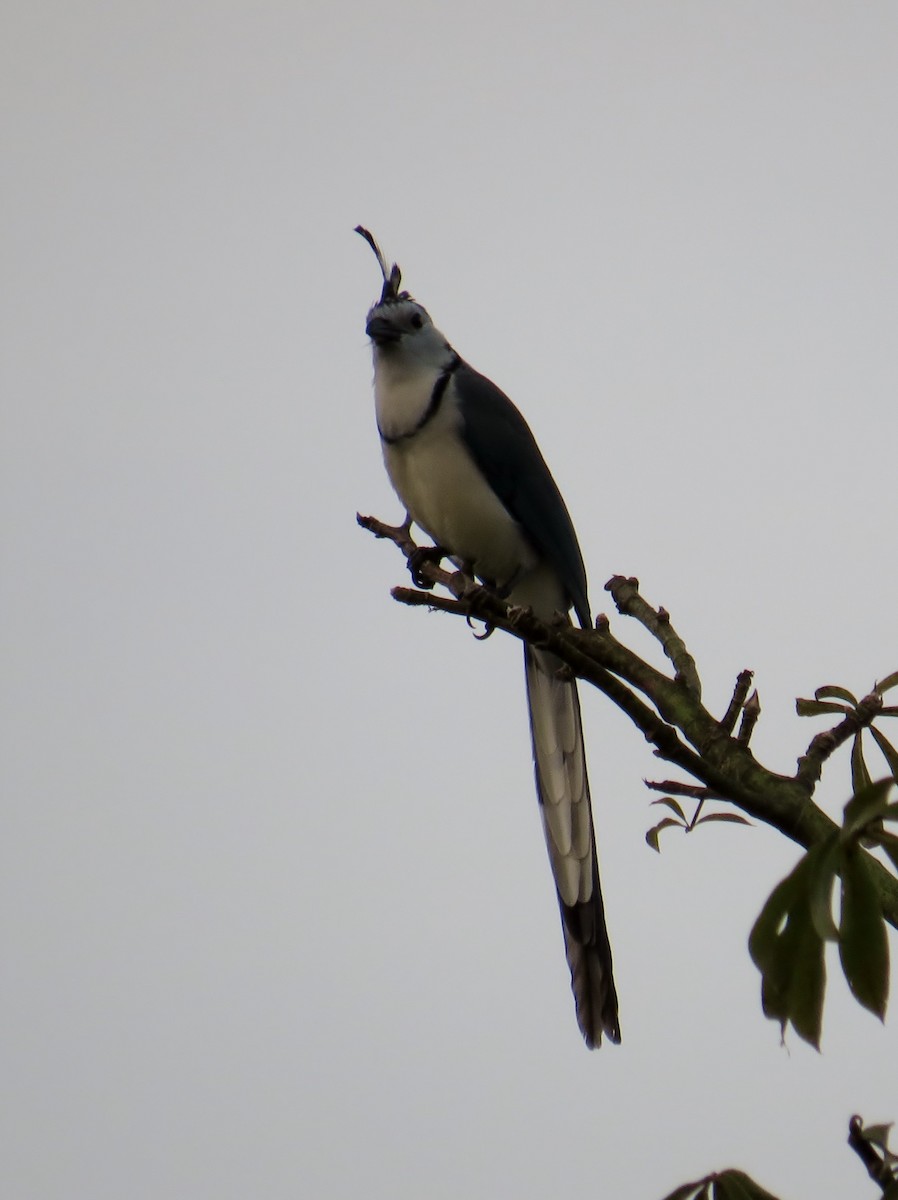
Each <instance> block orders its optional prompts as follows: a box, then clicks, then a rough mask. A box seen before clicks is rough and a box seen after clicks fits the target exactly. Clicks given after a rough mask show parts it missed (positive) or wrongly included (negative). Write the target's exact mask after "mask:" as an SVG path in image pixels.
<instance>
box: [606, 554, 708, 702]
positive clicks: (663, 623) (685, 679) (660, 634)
mask: <svg viewBox="0 0 898 1200" xmlns="http://www.w3.org/2000/svg"><path fill="white" fill-rule="evenodd" d="M605 591H606V592H610V593H611V596H612V598H613V600H614V603H615V604H616V605H617V611H618V612H619V613H621V615H623V616H627V617H635V618H636V620H637V621H639V623H640V624H641V625H644V626H645V628H646V629H647V630H648V631H649V633H650V634H651V635H652V637H654V638H656V639H657V640H658V641H659V642H660V643H661V648H662V649H663V651H664V653H665V654H666V655H667V657H668V658H669V659H670V661H671V662H672V663H673V666H674V670H675V671H676V675H677V680H678V682H681V683H682V684H683V686H684V687H687V688H688V689H689V690H690V692H692V693H693V694H694V695H695V696H698V697H701V694H702V683H701V680H700V679H699V677H698V671H697V670H696V667H695V659H694V658H693V657H692V655H691V654H690V653H689V651H688V650H687V649H686V643H685V642H684V641H683V639H682V638H681V637H680V636H679V634H678V633H677V631H676V630H675V629H674V627H673V625H671V623H670V613H669V612H668V611H667V609H666V608H657V609H655V608H652V606H651V605H650V604H648V603H646V601H645V600H643V598H642V596H640V594H639V580H638V579H634V578H632V577H631V578H629V579H628V578H625V577H624V576H623V575H613V576H612V577H611V579H609V580H608V582H607V583H606V584H605Z"/></svg>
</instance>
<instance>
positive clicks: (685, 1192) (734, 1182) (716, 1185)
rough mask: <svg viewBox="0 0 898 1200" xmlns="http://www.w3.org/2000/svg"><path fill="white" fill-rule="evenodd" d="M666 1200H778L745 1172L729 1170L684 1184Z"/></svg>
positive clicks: (665, 1199)
mask: <svg viewBox="0 0 898 1200" xmlns="http://www.w3.org/2000/svg"><path fill="white" fill-rule="evenodd" d="M664 1200H777V1197H776V1196H774V1195H773V1193H772V1192H768V1191H766V1190H765V1189H764V1188H762V1187H761V1185H760V1184H759V1183H755V1181H754V1180H753V1179H751V1178H750V1177H749V1176H748V1175H746V1174H745V1172H744V1171H736V1170H734V1169H733V1168H728V1169H727V1170H726V1171H719V1172H718V1171H715V1172H714V1173H713V1174H711V1175H706V1176H705V1178H704V1179H697V1180H695V1182H693V1183H684V1184H682V1185H681V1186H680V1187H678V1188H675V1189H674V1190H673V1191H672V1192H670V1193H669V1194H668V1195H667V1196H665V1197H664Z"/></svg>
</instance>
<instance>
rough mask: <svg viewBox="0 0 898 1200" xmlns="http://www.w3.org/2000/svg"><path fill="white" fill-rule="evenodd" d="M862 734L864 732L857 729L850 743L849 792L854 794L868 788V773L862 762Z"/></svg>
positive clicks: (865, 765)
mask: <svg viewBox="0 0 898 1200" xmlns="http://www.w3.org/2000/svg"><path fill="white" fill-rule="evenodd" d="M863 734H864V731H863V730H862V729H859V730H858V731H857V733H856V734H855V735H854V741H853V742H852V743H851V790H852V791H853V792H855V793H857V792H860V791H863V789H864V788H866V787H869V786H870V772H869V771H868V770H867V764H866V763H865V762H864V747H863V745H862V738H863Z"/></svg>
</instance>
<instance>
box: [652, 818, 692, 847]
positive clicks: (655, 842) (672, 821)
mask: <svg viewBox="0 0 898 1200" xmlns="http://www.w3.org/2000/svg"><path fill="white" fill-rule="evenodd" d="M671 825H678V826H679V827H680V829H685V825H682V824H681V823H680V822H679V821H677V820H675V819H674V818H673V817H665V818H664V820H663V821H659V822H658V824H657V825H655V826H654V827H653V828H652V829H650V830H649V831H648V833H647V834H646V835H645V840H646V842H647V843H648V844H649V845H650V846H651V848H652V849H653V850H657V851H658V853H659V854H660V853H661V849H660V847H659V846H658V835H659V833H660V832H661V830H662V829H667V828H669V827H670V826H671Z"/></svg>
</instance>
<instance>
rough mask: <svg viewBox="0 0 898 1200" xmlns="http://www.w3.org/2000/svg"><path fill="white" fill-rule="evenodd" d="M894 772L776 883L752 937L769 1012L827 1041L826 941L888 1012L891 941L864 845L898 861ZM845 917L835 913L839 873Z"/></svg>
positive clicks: (849, 974) (852, 979)
mask: <svg viewBox="0 0 898 1200" xmlns="http://www.w3.org/2000/svg"><path fill="white" fill-rule="evenodd" d="M893 786H894V780H893V779H883V780H880V781H879V782H878V783H873V784H868V785H867V786H866V787H864V788H863V789H862V790H861V791H860V792H859V793H858V794H857V795H855V796H853V797H852V798H851V800H849V801H848V803H847V804H846V805H845V810H844V821H843V824H842V827H841V829H839V830H837V831H836V832H835V833H833V834H831V835H829V836H828V837H826V838H824V839H823V840H822V841H821V842H819V843H818V844H817V845H815V846H813V847H812V848H811V849H810V850H809V851H808V852H807V854H805V855H804V856H803V857H802V858H801V859H800V860H799V862H798V864H797V866H796V867H795V868H794V870H793V871H792V872H791V873H790V874H789V875H787V876H786V878H785V879H783V880H782V882H780V883H779V884H778V885H777V886H776V887H775V888H774V890H773V892H772V893H771V895H770V897H769V899H768V900H767V903H766V904H765V905H764V907H763V909H762V911H761V914H760V916H759V917H758V919H757V921H756V922H755V925H754V928H753V929H752V931H751V934H750V936H749V939H748V948H749V953H750V954H751V957H752V959H753V961H754V963H755V965H756V966H757V968H758V970H759V971H760V972H761V1004H762V1007H763V1010H764V1013H765V1015H766V1016H768V1017H770V1018H772V1019H774V1020H777V1021H779V1022H780V1026H781V1028H782V1030H783V1032H784V1033H785V1030H786V1027H787V1025H789V1024H791V1025H792V1026H793V1028H794V1029H795V1031H796V1033H797V1034H798V1035H799V1036H800V1037H802V1038H804V1039H805V1041H807V1042H810V1043H811V1045H813V1046H816V1047H817V1048H818V1049H819V1047H820V1032H821V1026H822V1021H823V998H824V993H825V990H826V963H825V958H824V949H825V944H826V942H828V941H832V942H836V943H838V946H839V956H840V959H841V963H842V970H843V972H844V974H845V978H846V980H847V981H848V986H849V988H850V989H851V993H852V995H853V996H854V997H855V999H856V1000H857V1001H858V1003H860V1004H862V1005H863V1006H864V1007H865V1008H868V1009H869V1010H870V1011H871V1012H872V1013H875V1014H876V1016H878V1017H879V1018H880V1020H883V1019H884V1017H885V1011H886V1004H887V1002H888V995H889V942H888V935H887V931H886V925H885V921H884V919H883V914H882V907H881V904H880V899H879V893H878V891H877V888H876V884H875V881H874V879H873V877H872V874H871V872H870V868H869V865H868V862H869V859H868V856H867V855H866V854H864V853H863V850H862V847H863V846H864V845H870V844H875V845H879V846H881V847H882V848H883V849H884V850H885V851H886V853H887V854H888V855H889V857H890V858H891V859H892V861H893V862H894V863H895V864H896V866H898V837H896V836H895V834H893V833H890V832H888V831H887V830H886V829H885V828H884V822H886V821H898V803H894V802H890V801H889V793H890V792H891V790H892V788H893ZM837 878H838V879H840V881H841V905H840V920H839V924H838V925H836V923H835V921H834V919H833V912H832V900H833V891H834V888H835V883H836V879H837Z"/></svg>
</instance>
